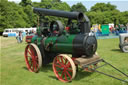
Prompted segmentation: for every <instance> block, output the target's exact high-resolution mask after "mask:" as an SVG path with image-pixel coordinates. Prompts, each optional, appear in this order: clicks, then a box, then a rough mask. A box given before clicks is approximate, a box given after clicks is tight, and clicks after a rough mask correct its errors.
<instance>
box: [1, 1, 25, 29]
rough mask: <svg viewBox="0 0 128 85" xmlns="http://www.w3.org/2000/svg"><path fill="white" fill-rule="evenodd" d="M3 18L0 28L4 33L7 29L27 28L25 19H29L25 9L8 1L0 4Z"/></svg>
mask: <svg viewBox="0 0 128 85" xmlns="http://www.w3.org/2000/svg"><path fill="white" fill-rule="evenodd" d="M0 8H1V9H0V10H1V13H0V15H1V18H0V22H1V23H0V28H1V29H2V30H1V31H3V30H4V29H5V28H16V27H25V26H26V25H27V24H26V22H25V20H24V19H27V17H26V14H25V13H24V12H23V8H22V7H20V6H19V5H18V4H15V3H14V2H8V1H6V0H4V1H2V2H1V3H0Z"/></svg>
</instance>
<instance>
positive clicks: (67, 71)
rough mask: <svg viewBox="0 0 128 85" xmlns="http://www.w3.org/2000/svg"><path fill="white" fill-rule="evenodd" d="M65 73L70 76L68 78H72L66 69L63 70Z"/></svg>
mask: <svg viewBox="0 0 128 85" xmlns="http://www.w3.org/2000/svg"><path fill="white" fill-rule="evenodd" d="M65 72H66V73H67V75H68V76H69V77H70V79H71V78H72V77H71V75H70V74H69V73H68V71H65Z"/></svg>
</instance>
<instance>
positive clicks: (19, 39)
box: [17, 31, 23, 43]
mask: <svg viewBox="0 0 128 85" xmlns="http://www.w3.org/2000/svg"><path fill="white" fill-rule="evenodd" d="M17 41H18V43H22V41H23V35H22V32H21V31H19V33H18V36H17Z"/></svg>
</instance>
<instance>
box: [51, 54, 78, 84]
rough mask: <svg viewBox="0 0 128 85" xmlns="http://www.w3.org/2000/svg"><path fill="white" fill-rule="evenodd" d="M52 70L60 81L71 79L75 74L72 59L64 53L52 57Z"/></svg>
mask: <svg viewBox="0 0 128 85" xmlns="http://www.w3.org/2000/svg"><path fill="white" fill-rule="evenodd" d="M53 71H54V73H55V75H56V77H57V78H58V79H59V80H60V81H62V82H69V81H71V80H72V79H73V78H74V77H75V75H76V67H75V64H74V62H73V61H72V59H71V58H70V57H69V56H67V55H64V54H60V55H58V56H56V57H55V58H54V61H53Z"/></svg>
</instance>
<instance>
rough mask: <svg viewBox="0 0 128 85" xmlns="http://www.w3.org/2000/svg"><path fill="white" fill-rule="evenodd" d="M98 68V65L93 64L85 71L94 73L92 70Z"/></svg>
mask: <svg viewBox="0 0 128 85" xmlns="http://www.w3.org/2000/svg"><path fill="white" fill-rule="evenodd" d="M96 67H97V63H96V64H92V65H89V66H88V67H86V68H85V69H84V70H85V71H87V72H94V71H93V70H91V69H94V68H96Z"/></svg>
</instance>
